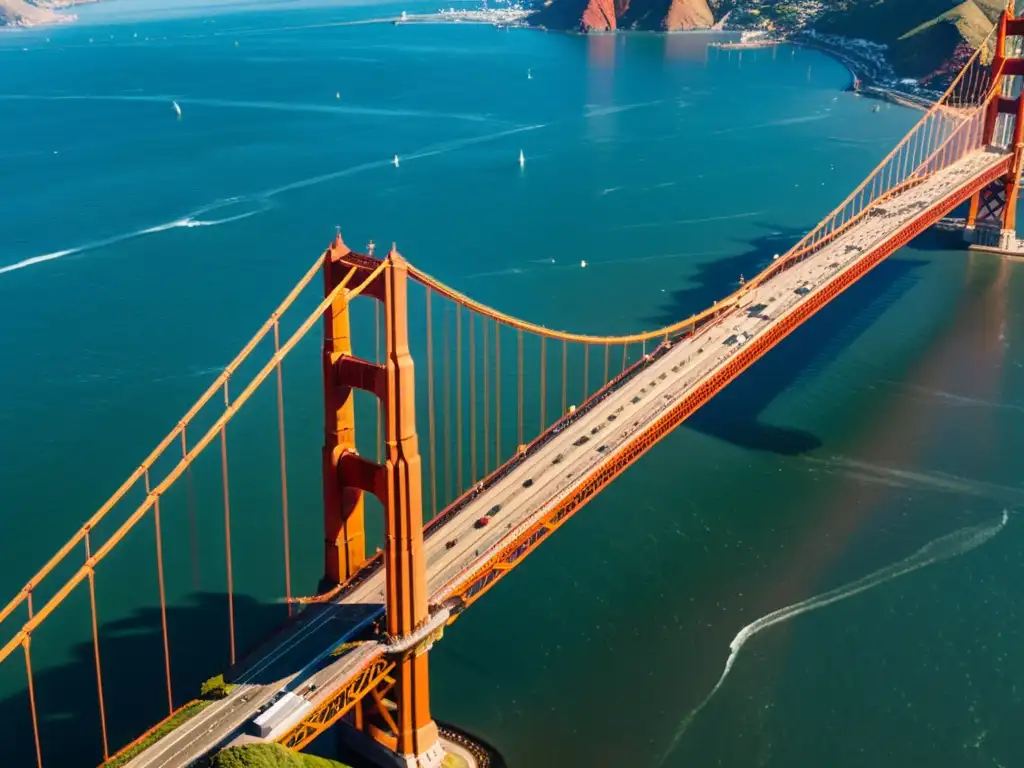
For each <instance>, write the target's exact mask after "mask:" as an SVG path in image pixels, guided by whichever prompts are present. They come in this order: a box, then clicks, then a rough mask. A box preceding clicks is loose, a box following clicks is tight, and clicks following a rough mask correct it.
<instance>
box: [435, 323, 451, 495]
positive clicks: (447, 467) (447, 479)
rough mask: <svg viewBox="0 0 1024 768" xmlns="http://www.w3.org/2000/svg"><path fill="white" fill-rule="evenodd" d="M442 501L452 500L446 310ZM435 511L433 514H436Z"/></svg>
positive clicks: (449, 345) (449, 375) (449, 371)
mask: <svg viewBox="0 0 1024 768" xmlns="http://www.w3.org/2000/svg"><path fill="white" fill-rule="evenodd" d="M443 327H444V501H445V504H447V503H448V502H449V501H451V499H452V398H451V370H452V366H451V349H452V345H451V338H450V335H451V333H450V331H451V326H450V321H449V316H448V309H447V308H445V312H444V324H443ZM436 513H437V512H436V510H435V514H436Z"/></svg>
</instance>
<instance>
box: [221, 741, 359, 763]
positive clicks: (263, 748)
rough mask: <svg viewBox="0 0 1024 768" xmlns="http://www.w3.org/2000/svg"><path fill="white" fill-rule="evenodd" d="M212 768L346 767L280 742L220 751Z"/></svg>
mask: <svg viewBox="0 0 1024 768" xmlns="http://www.w3.org/2000/svg"><path fill="white" fill-rule="evenodd" d="M210 768H345V766H344V765H342V764H341V763H338V762H335V761H334V760H328V759H326V758H323V757H315V756H314V755H304V754H302V753H301V752H289V751H288V750H287V749H285V748H284V747H282V746H281V745H280V744H245V745H243V746H240V747H231V748H230V749H225V750H224V751H223V752H218V753H217V754H216V755H215V756H214V757H213V759H212V760H211V761H210Z"/></svg>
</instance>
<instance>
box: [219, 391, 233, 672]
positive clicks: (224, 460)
mask: <svg viewBox="0 0 1024 768" xmlns="http://www.w3.org/2000/svg"><path fill="white" fill-rule="evenodd" d="M230 404H231V401H230V398H229V397H228V380H227V379H225V380H224V406H225V407H227V406H229V405H230ZM220 472H221V481H222V483H223V485H224V555H225V562H226V564H227V571H228V637H229V640H230V650H231V657H230V658H231V664H232V665H234V663H235V582H234V575H233V574H232V572H231V493H230V492H229V490H228V433H227V426H226V425H224V426H221V428H220Z"/></svg>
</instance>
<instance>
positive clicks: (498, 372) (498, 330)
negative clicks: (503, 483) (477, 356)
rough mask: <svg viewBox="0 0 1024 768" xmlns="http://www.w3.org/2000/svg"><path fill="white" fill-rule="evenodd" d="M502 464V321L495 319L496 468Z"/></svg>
mask: <svg viewBox="0 0 1024 768" xmlns="http://www.w3.org/2000/svg"><path fill="white" fill-rule="evenodd" d="M500 466H501V323H499V322H498V321H497V320H495V321H494V468H495V469H497V468H498V467H500Z"/></svg>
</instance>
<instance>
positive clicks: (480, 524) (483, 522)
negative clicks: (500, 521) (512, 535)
mask: <svg viewBox="0 0 1024 768" xmlns="http://www.w3.org/2000/svg"><path fill="white" fill-rule="evenodd" d="M489 522H491V518H489V517H488V516H487V515H484V516H483V517H481V518H480V519H479V520H477V521H476V527H477V528H483V527H484V526H485V525H487V524H488V523H489Z"/></svg>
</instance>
